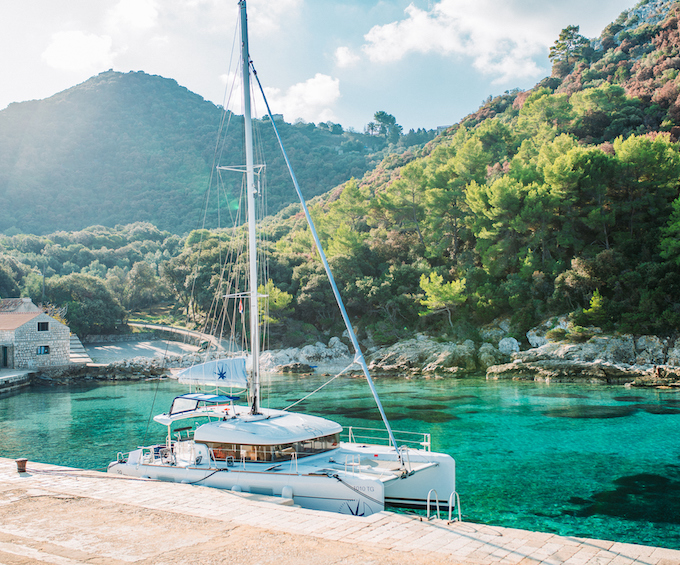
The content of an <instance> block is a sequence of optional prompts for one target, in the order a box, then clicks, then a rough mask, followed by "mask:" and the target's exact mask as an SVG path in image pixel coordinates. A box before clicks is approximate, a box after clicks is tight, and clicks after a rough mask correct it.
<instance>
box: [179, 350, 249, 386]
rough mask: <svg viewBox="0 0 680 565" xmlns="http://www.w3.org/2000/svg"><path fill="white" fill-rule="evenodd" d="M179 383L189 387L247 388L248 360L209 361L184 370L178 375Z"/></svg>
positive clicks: (234, 358) (240, 358) (242, 358)
mask: <svg viewBox="0 0 680 565" xmlns="http://www.w3.org/2000/svg"><path fill="white" fill-rule="evenodd" d="M177 378H178V379H179V382H180V383H182V384H188V385H214V386H225V387H234V388H246V387H247V386H248V375H247V374H246V358H245V357H232V358H230V359H217V360H216V361H207V362H206V363H201V364H200V365H194V366H193V367H189V368H188V369H184V371H182V372H181V373H179V374H178V375H177Z"/></svg>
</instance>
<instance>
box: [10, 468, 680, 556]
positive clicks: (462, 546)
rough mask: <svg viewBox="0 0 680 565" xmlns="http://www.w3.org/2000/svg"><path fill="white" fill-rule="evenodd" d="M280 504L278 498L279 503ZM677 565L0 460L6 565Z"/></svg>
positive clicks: (625, 548)
mask: <svg viewBox="0 0 680 565" xmlns="http://www.w3.org/2000/svg"><path fill="white" fill-rule="evenodd" d="M278 501H279V502H283V501H281V499H278ZM27 563H46V564H47V563H49V564H56V565H74V564H77V563H96V564H97V565H122V564H124V563H135V564H139V565H155V564H158V565H160V564H161V563H164V564H165V563H181V564H193V563H196V564H201V565H204V564H206V563H252V564H270V563H271V564H274V563H276V565H292V564H298V563H304V564H305V565H308V564H314V565H326V564H328V565H330V564H338V563H343V564H345V563H346V564H356V565H369V564H377V563H379V564H381V565H382V564H387V565H392V564H394V565H397V564H399V565H403V564H404V563H409V564H416V565H420V564H423V565H431V564H435V563H436V564H441V563H448V564H461V565H467V564H476V565H497V564H503V565H505V564H507V565H513V564H514V565H516V564H519V565H528V564H539V563H541V564H550V565H557V564H566V565H596V564H597V565H632V564H636V565H638V564H639V565H678V564H680V551H676V550H670V549H662V548H655V547H646V546H640V545H633V544H626V543H616V542H612V541H601V540H591V539H581V538H572V537H560V536H556V535H552V534H543V533H536V532H528V531H523V530H514V529H509V528H500V527H493V526H484V525H480V524H472V523H467V522H462V523H461V522H454V523H452V524H448V523H447V522H446V521H444V520H433V521H430V522H428V521H421V519H419V518H418V517H414V516H407V515H401V514H394V513H391V512H380V513H378V514H374V515H372V516H368V517H353V516H344V515H339V514H331V513H327V512H317V511H313V510H306V509H301V508H296V507H291V506H286V505H282V504H273V503H271V502H267V501H265V500H262V499H257V498H250V497H248V496H247V495H243V494H238V493H232V492H228V491H221V490H217V489H210V488H206V487H197V486H190V485H182V484H171V483H162V482H154V481H148V480H144V479H131V478H125V477H120V476H114V475H106V474H104V473H97V472H94V471H83V470H78V469H71V468H68V467H56V466H53V465H45V464H40V463H34V462H31V461H29V462H28V464H27V467H26V472H24V473H19V472H18V471H17V465H16V463H15V461H14V460H11V459H2V458H0V564H2V565H15V564H16V565H19V564H21V565H23V564H27Z"/></svg>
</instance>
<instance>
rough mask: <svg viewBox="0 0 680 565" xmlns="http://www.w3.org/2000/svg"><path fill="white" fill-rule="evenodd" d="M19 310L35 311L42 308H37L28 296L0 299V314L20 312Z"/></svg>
mask: <svg viewBox="0 0 680 565" xmlns="http://www.w3.org/2000/svg"><path fill="white" fill-rule="evenodd" d="M20 312H31V313H33V312H37V313H40V312H42V310H40V308H38V307H37V306H36V305H35V304H33V301H32V300H31V299H30V298H2V299H0V314H10V313H20Z"/></svg>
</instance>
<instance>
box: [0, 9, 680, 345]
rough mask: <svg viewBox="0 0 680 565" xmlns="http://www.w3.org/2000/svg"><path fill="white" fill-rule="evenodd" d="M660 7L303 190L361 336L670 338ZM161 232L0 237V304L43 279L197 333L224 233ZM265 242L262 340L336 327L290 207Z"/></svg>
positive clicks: (673, 68)
mask: <svg viewBox="0 0 680 565" xmlns="http://www.w3.org/2000/svg"><path fill="white" fill-rule="evenodd" d="M677 10H678V3H676V2H673V1H667V0H654V1H643V2H641V3H640V4H638V6H636V7H635V8H634V9H633V10H631V11H629V12H624V14H622V15H621V17H620V18H619V19H618V20H617V21H616V22H614V23H613V24H611V25H610V26H608V27H607V28H606V29H605V30H604V32H603V34H602V36H601V37H600V38H598V39H597V40H595V41H588V40H587V39H586V38H584V37H582V36H580V35H579V33H578V28H577V27H576V26H570V27H569V28H566V29H565V30H563V32H562V33H561V34H560V37H559V38H557V39H556V41H555V45H554V48H553V49H552V50H551V58H552V61H553V73H552V76H550V77H548V78H546V79H544V80H543V81H541V82H540V83H539V84H538V85H537V86H536V87H535V88H533V89H531V90H530V91H527V92H521V91H512V92H506V93H505V94H503V95H501V96H498V97H496V98H493V99H491V100H489V101H488V102H487V103H485V104H484V105H483V106H482V107H481V108H480V109H479V110H478V111H477V112H475V113H474V114H472V115H470V116H467V117H466V118H465V119H464V120H462V121H461V122H460V123H459V124H456V125H455V126H453V127H451V128H450V129H449V130H448V131H447V132H445V133H444V134H442V135H440V136H438V137H437V138H435V139H434V140H432V141H431V142H429V143H428V144H427V145H425V146H424V147H420V148H416V149H412V150H408V151H403V152H401V153H400V154H391V155H387V156H385V158H384V159H383V160H382V162H381V163H380V164H379V166H377V167H375V168H373V169H371V170H368V167H366V169H364V170H365V171H367V172H366V173H365V174H363V173H354V172H353V173H352V175H354V176H355V179H351V180H345V181H344V183H343V184H342V185H340V186H337V187H335V188H334V189H333V190H330V191H328V192H326V191H325V189H324V190H321V189H320V190H319V192H318V194H319V196H317V197H316V198H314V199H313V200H312V203H311V205H310V208H311V211H312V214H313V215H314V218H315V220H316V222H317V228H318V229H319V232H320V236H321V238H322V240H323V243H324V247H325V248H326V250H327V253H328V255H329V261H330V263H331V267H332V268H333V270H334V274H335V276H336V279H337V282H338V284H339V286H340V288H341V292H342V294H343V296H344V298H345V300H346V304H347V308H348V312H349V313H350V316H351V317H352V319H353V321H354V322H355V324H356V327H357V328H358V330H359V332H360V335H361V337H362V338H364V339H367V342H366V343H370V340H372V341H373V342H374V343H377V344H380V343H388V342H391V341H394V340H397V339H399V338H402V337H405V336H408V335H412V334H413V332H414V331H426V332H428V333H431V334H435V335H439V336H442V337H443V338H445V339H461V338H462V339H467V338H472V339H480V334H479V328H480V327H481V326H482V325H484V324H489V323H492V322H494V320H498V319H499V318H505V319H507V320H509V322H510V324H511V327H512V332H513V333H514V335H515V336H516V337H518V338H520V339H522V338H523V336H524V332H525V331H526V330H527V329H528V328H530V327H532V326H533V325H535V324H536V323H538V322H540V321H543V320H544V319H545V318H547V317H549V316H552V315H555V314H569V315H570V316H571V318H572V320H573V321H574V322H575V323H576V329H575V330H574V332H572V335H569V336H566V337H567V338H569V339H574V340H579V339H587V338H588V337H589V336H590V335H592V333H593V332H594V331H597V330H596V329H594V328H595V327H600V328H602V329H604V330H605V331H625V332H632V333H636V334H643V333H655V334H658V335H677V334H678V333H679V332H680V243H679V242H680V152H679V144H678V136H680V76H679V75H680V26H679V22H678V16H677ZM125 76H127V75H125ZM160 80H162V79H160ZM188 96H192V95H188ZM196 104H197V106H198V107H202V106H201V105H205V104H206V103H204V102H201V101H200V100H198V101H197V102H196ZM8 110H9V109H8ZM3 119H6V117H3ZM187 127H188V126H187ZM286 128H287V130H288V132H289V134H288V135H289V141H292V142H293V143H292V146H293V148H294V150H293V151H292V153H293V154H294V157H295V158H296V159H297V160H298V161H302V160H304V159H303V158H302V155H304V157H305V158H309V155H308V154H306V153H305V150H304V148H303V147H302V146H300V147H299V148H295V139H293V138H292V133H290V132H298V131H305V130H306V129H308V130H309V131H310V132H312V131H316V130H319V128H315V127H314V126H313V125H303V126H286ZM296 128H297V129H296ZM140 129H141V128H140ZM317 133H319V132H317ZM319 135H321V133H320V134H319ZM322 135H325V136H326V138H328V139H331V137H330V136H332V135H333V134H331V133H330V132H328V131H326V132H325V133H323V134H322ZM297 139H298V140H299V141H300V143H302V139H303V138H297ZM320 139H324V138H323V137H321V138H320ZM158 143H164V140H160V141H158ZM343 143H344V142H343ZM288 145H289V146H290V145H291V143H288ZM395 147H396V146H395ZM211 151H212V150H211ZM333 153H336V154H340V153H339V152H337V151H335V150H332V151H330V152H329V153H328V154H329V155H331V154H333ZM201 155H202V157H201V158H202V159H203V160H204V162H206V161H207V159H208V158H209V157H208V156H209V155H212V153H211V152H210V153H203V154H201ZM318 155H321V153H319V154H318ZM342 155H343V156H344V155H346V153H345V152H343V153H342ZM2 158H6V156H4V152H3V157H2ZM147 158H149V159H151V156H147ZM155 158H158V159H162V158H164V156H158V155H157V156H156V157H155ZM319 158H321V157H319ZM364 159H366V156H364ZM168 166H169V167H170V166H173V167H178V165H177V163H173V164H172V165H171V164H168ZM48 168H49V167H48ZM298 168H299V167H298ZM303 169H304V166H303ZM25 170H28V168H27V169H25ZM310 170H311V169H310ZM345 170H348V169H345ZM55 171H56V172H59V171H58V169H57V170H55ZM305 174H308V173H305V172H304V171H303V172H301V173H300V176H301V177H303V176H304V175H305ZM310 174H311V173H310ZM362 174H363V176H362ZM306 180H307V182H306V184H307V185H313V184H314V181H313V180H312V177H310V178H309V179H306ZM25 182H28V180H26V181H25ZM168 182H170V181H168ZM272 184H273V183H272V182H271V181H270V187H271V186H272ZM304 184H305V183H303V186H304ZM187 186H189V185H187ZM319 186H320V185H319ZM189 190H190V189H189V188H187V191H189ZM191 190H193V188H191ZM133 194H135V193H134V192H133ZM308 196H309V195H308ZM143 198H151V196H149V195H148V194H147V192H146V191H145V192H143V193H141V192H140V193H139V199H140V201H141V200H142V199H143ZM281 202H282V205H283V200H282V201H281ZM49 213H52V209H49ZM39 219H40V218H36V221H39ZM177 221H178V222H182V219H181V218H178V219H177ZM90 223H93V222H90ZM159 225H160V224H159ZM167 229H168V231H166V232H162V231H160V230H158V229H157V228H156V227H155V226H153V225H151V224H135V225H128V226H121V227H117V228H115V229H112V228H110V227H108V228H107V227H102V226H95V227H92V228H88V229H87V230H82V231H77V232H69V233H66V232H65V231H62V232H59V233H52V234H51V235H50V236H44V237H37V236H25V235H14V236H12V237H7V236H6V237H2V238H0V246H2V247H0V253H1V254H2V255H0V295H2V293H3V292H5V293H9V294H11V293H16V292H22V293H23V294H25V295H30V296H32V297H33V298H34V299H36V300H39V299H40V295H41V291H42V287H41V276H40V273H41V272H45V275H46V299H47V300H51V301H52V302H54V303H56V304H57V305H61V304H62V303H70V304H77V303H79V302H81V301H83V300H84V301H86V302H87V301H90V300H91V299H90V298H87V297H91V296H97V300H101V301H102V302H101V304H109V303H111V304H114V303H115V304H118V306H120V307H122V309H123V312H129V311H131V310H134V309H137V308H148V307H150V306H152V305H153V304H154V303H155V302H158V301H159V300H161V299H162V300H165V301H167V302H168V303H169V304H170V306H171V308H170V310H173V309H174V310H173V311H174V314H169V315H175V316H177V317H181V319H182V321H186V320H189V321H190V322H191V321H195V322H197V323H199V322H201V321H204V320H206V318H209V314H208V313H209V309H210V308H211V305H212V297H213V296H215V295H216V294H217V295H220V294H221V295H224V291H223V290H221V289H219V288H218V285H219V284H220V283H221V281H222V279H221V274H220V273H221V270H220V264H219V262H220V258H223V257H226V256H227V251H228V248H229V247H230V244H231V242H232V240H234V238H236V237H238V236H239V230H238V229H235V230H222V231H220V232H207V231H204V232H193V233H191V234H190V235H189V236H188V237H186V238H179V237H178V236H176V235H172V234H171V233H170V231H174V230H170V229H169V227H168V228H167ZM266 231H267V232H268V236H269V237H268V239H269V242H270V243H269V244H268V245H267V246H266V248H265V253H266V255H267V259H268V266H269V273H268V274H269V277H271V279H272V285H273V286H272V285H270V287H269V288H267V289H266V294H268V295H269V296H270V297H277V300H278V305H275V307H274V308H273V310H272V311H271V312H270V314H271V317H272V319H273V322H272V326H271V336H272V341H273V342H278V343H280V344H291V345H295V344H300V343H304V342H305V341H306V340H309V339H311V340H314V339H315V338H316V334H317V333H318V335H321V332H326V335H329V334H331V333H334V334H335V335H339V334H340V333H341V332H342V327H341V321H340V318H339V315H338V314H337V313H336V311H335V309H334V308H333V307H332V304H333V297H332V295H331V291H330V288H329V287H328V284H327V281H326V279H325V275H323V273H322V268H321V265H320V263H319V261H318V259H317V258H316V257H315V255H314V254H313V253H312V251H311V244H310V237H309V234H308V231H307V228H306V226H305V225H304V223H303V220H302V218H301V215H300V213H299V208H298V207H296V206H295V205H291V206H288V207H287V208H285V209H283V210H282V211H281V212H280V213H279V214H277V215H276V216H274V217H271V218H269V219H268V220H267V223H266ZM175 233H176V232H175ZM199 260H200V261H199ZM3 289H4V290H3ZM192 289H197V290H194V291H193V292H192ZM69 292H70V294H69ZM83 297H85V298H83ZM272 300H273V298H272ZM170 310H168V312H169V311H170ZM69 311H71V310H69ZM109 311H111V312H114V311H116V310H115V309H114V308H113V307H110V308H109ZM125 315H126V314H125ZM110 317H111V318H112V317H113V314H112V315H111V316H110ZM118 317H124V315H123V314H120V315H118ZM69 322H71V323H73V321H71V320H69ZM114 325H115V324H114ZM80 331H82V332H87V331H88V329H87V328H85V329H83V328H82V327H81V330H80Z"/></svg>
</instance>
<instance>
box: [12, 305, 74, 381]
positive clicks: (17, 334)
mask: <svg viewBox="0 0 680 565" xmlns="http://www.w3.org/2000/svg"><path fill="white" fill-rule="evenodd" d="M39 322H47V323H48V330H47V331H38V323H39ZM70 333H71V332H70V331H69V329H68V326H65V325H64V324H62V323H61V322H58V321H57V320H55V319H54V318H51V317H50V316H48V315H47V314H40V315H39V316H36V317H35V318H33V319H31V320H30V321H29V322H26V323H25V324H24V325H22V326H20V327H18V328H17V329H16V330H14V368H15V369H31V368H34V367H57V366H60V365H68V364H69V363H70V362H71V358H70V357H71V343H70ZM41 346H47V347H49V353H47V354H43V355H38V348H39V347H41Z"/></svg>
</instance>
